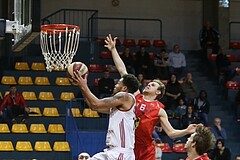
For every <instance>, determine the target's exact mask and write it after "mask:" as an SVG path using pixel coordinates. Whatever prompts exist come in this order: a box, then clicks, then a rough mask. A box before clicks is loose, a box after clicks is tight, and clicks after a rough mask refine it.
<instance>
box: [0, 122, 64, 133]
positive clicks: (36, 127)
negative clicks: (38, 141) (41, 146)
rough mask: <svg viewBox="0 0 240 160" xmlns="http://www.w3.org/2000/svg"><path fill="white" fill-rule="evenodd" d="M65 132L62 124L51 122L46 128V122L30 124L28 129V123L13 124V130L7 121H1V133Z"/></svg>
mask: <svg viewBox="0 0 240 160" xmlns="http://www.w3.org/2000/svg"><path fill="white" fill-rule="evenodd" d="M29 132H30V133H54V134H55V133H56V134H57V133H58V134H60V133H65V130H64V128H63V126H62V124H49V125H48V129H47V130H46V128H45V126H44V124H42V123H40V124H30V129H29V130H28V128H27V125H26V124H13V125H12V128H11V130H10V129H9V127H8V124H6V123H0V133H29Z"/></svg>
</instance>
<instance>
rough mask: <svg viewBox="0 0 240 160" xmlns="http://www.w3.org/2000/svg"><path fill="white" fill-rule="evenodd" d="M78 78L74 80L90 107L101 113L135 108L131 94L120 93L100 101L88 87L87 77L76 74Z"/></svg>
mask: <svg viewBox="0 0 240 160" xmlns="http://www.w3.org/2000/svg"><path fill="white" fill-rule="evenodd" d="M74 74H75V76H76V77H73V79H74V80H75V81H76V82H77V84H78V86H79V88H80V89H81V92H82V95H83V97H84V98H85V100H86V102H87V104H88V106H89V107H90V108H91V109H93V110H96V111H98V112H101V113H109V111H110V108H116V107H118V108H119V109H121V110H128V109H129V108H131V107H132V106H133V104H134V103H135V100H134V98H133V97H132V96H130V94H129V93H126V92H119V93H117V94H115V95H114V96H112V97H107V98H103V99H98V98H97V97H96V96H95V95H94V94H93V93H92V92H91V91H90V89H89V87H88V85H87V75H85V77H84V78H83V77H81V76H79V75H78V74H76V73H74Z"/></svg>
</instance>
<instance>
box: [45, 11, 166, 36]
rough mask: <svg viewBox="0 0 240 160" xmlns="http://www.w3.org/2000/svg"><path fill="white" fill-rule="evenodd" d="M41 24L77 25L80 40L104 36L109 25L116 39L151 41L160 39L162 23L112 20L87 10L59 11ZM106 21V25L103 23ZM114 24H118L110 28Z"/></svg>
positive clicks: (143, 19) (144, 20)
mask: <svg viewBox="0 0 240 160" xmlns="http://www.w3.org/2000/svg"><path fill="white" fill-rule="evenodd" d="M41 21H42V24H54V23H64V24H73V25H77V26H79V27H80V29H81V38H88V40H93V39H94V38H95V37H99V36H102V35H104V36H106V33H104V31H105V30H107V28H108V27H109V25H110V29H111V31H107V32H112V31H114V30H116V31H117V32H118V33H117V34H118V37H119V36H122V39H126V38H139V37H136V35H139V36H143V35H145V37H146V38H148V39H151V38H154V39H162V28H163V27H162V21H161V20H160V19H147V18H114V17H98V10H88V9H60V10H58V11H56V12H54V13H52V14H50V15H48V16H46V17H44V18H42V20H41ZM105 21H107V23H105ZM114 22H116V23H118V24H117V25H116V26H114V27H111V25H113V24H114ZM140 28H141V29H140Z"/></svg>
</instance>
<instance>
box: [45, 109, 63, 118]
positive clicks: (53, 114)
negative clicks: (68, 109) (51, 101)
mask: <svg viewBox="0 0 240 160" xmlns="http://www.w3.org/2000/svg"><path fill="white" fill-rule="evenodd" d="M43 116H50V117H58V116H59V113H58V109H57V108H56V107H51V108H50V107H45V108H44V109H43Z"/></svg>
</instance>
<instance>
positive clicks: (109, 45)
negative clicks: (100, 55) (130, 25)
mask: <svg viewBox="0 0 240 160" xmlns="http://www.w3.org/2000/svg"><path fill="white" fill-rule="evenodd" d="M116 39H117V37H114V39H112V35H111V34H109V35H108V36H107V37H106V40H105V43H106V45H104V47H107V48H108V50H109V51H112V50H113V49H115V48H116Z"/></svg>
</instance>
